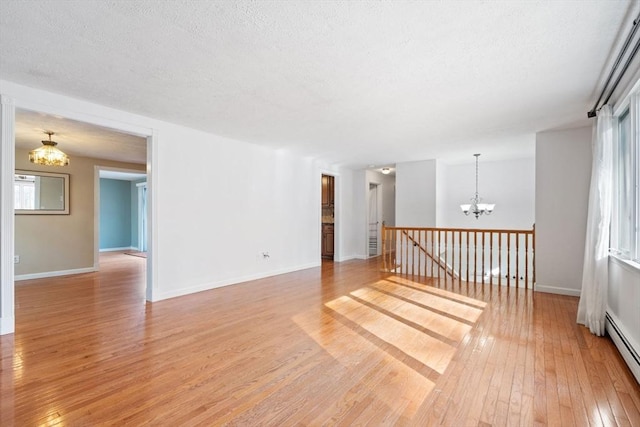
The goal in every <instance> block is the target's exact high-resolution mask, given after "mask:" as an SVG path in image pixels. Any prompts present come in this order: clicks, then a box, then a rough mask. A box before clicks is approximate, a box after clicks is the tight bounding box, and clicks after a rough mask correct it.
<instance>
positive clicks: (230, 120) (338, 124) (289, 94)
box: [0, 0, 636, 166]
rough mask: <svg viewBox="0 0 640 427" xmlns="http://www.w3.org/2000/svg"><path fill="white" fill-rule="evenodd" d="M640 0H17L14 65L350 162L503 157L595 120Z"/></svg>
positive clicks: (109, 101) (7, 21)
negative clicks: (591, 115) (610, 66)
mask: <svg viewBox="0 0 640 427" xmlns="http://www.w3.org/2000/svg"><path fill="white" fill-rule="evenodd" d="M635 6H636V5H634V4H632V3H631V2H628V1H561V0H560V1H526V2H525V1H439V2H435V1H422V2H414V1H358V2H356V1H353V2H348V1H186V0H181V1H156V0H150V1H147V0H142V1H85V0H80V1H47V0H40V1H37V2H31V1H23V0H2V3H1V5H0V52H1V54H0V75H1V76H2V78H4V79H7V80H10V81H14V82H16V83H21V84H25V85H29V86H33V87H36V88H42V89H46V90H50V91H52V92H58V93H62V94H65V95H70V96H74V97H77V98H81V99H86V100H89V101H94V102H96V103H99V104H103V105H107V106H112V107H115V108H119V109H122V110H126V111H130V112H134V113H139V114H143V115H147V116H151V117H155V118H158V119H162V120H166V121H169V122H174V123H179V124H183V125H187V126H190V127H193V128H197V129H202V130H205V131H209V132H212V133H215V134H219V135H224V136H228V137H231V138H235V139H238V140H243V141H249V142H253V143H257V144H263V145H269V146H272V147H276V148H289V149H293V150H295V151H298V152H299V153H301V154H304V155H310V156H316V157H319V158H322V159H325V160H327V161H330V162H335V163H341V164H346V165H352V166H356V165H363V164H389V163H394V162H399V161H407V160H419V159H427V158H434V157H436V158H442V159H445V160H446V159H456V158H460V157H461V156H463V157H464V158H468V159H470V160H469V161H472V160H473V158H472V154H473V153H475V152H482V153H483V155H484V156H485V159H486V160H491V159H492V158H497V157H504V156H522V155H532V154H533V133H534V132H536V131H541V130H546V129H550V128H555V127H560V126H565V127H566V126H571V125H573V124H577V123H583V124H584V123H586V120H585V119H584V117H585V113H586V111H587V110H589V109H590V108H591V107H592V104H593V102H594V100H595V98H596V96H597V95H596V91H597V90H598V89H599V87H598V86H599V82H600V81H601V80H602V75H603V74H604V72H605V71H603V70H604V67H605V64H607V62H608V61H610V56H611V49H612V47H613V46H614V45H615V43H616V40H617V39H619V38H620V37H621V34H626V32H627V31H628V24H629V22H630V21H629V12H630V9H631V8H632V7H635ZM623 27H625V28H624V29H621V28H623Z"/></svg>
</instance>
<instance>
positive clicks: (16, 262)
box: [13, 255, 20, 264]
mask: <svg viewBox="0 0 640 427" xmlns="http://www.w3.org/2000/svg"><path fill="white" fill-rule="evenodd" d="M13 263H14V264H20V255H15V256H14V257H13Z"/></svg>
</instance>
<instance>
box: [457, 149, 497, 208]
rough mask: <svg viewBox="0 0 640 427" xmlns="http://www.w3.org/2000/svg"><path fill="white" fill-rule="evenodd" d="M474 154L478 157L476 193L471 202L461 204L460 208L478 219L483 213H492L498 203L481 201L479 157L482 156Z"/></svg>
mask: <svg viewBox="0 0 640 427" xmlns="http://www.w3.org/2000/svg"><path fill="white" fill-rule="evenodd" d="M474 156H475V158H476V194H475V195H474V196H473V197H472V198H471V204H464V205H460V209H462V212H463V213H464V214H465V215H469V214H470V213H472V214H474V215H475V217H476V219H478V218H479V217H480V215H483V214H484V215H491V212H493V208H495V206H496V205H495V203H480V202H481V201H482V199H481V198H480V196H478V157H480V154H474Z"/></svg>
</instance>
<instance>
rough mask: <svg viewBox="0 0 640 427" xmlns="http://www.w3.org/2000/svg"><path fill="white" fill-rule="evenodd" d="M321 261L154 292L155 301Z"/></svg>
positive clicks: (292, 270)
mask: <svg viewBox="0 0 640 427" xmlns="http://www.w3.org/2000/svg"><path fill="white" fill-rule="evenodd" d="M320 265H321V262H320V261H318V262H312V263H309V264H303V265H298V266H295V267H287V268H281V269H278V270H271V271H266V272H263V273H257V274H250V275H247V276H241V277H235V278H232V279H226V280H220V281H217V282H210V283H203V284H201V285H197V286H190V287H188V288H182V289H175V290H171V291H168V292H161V291H159V292H154V298H153V302H156V301H162V300H165V299H169V298H175V297H181V296H184V295H189V294H194V293H196V292H202V291H209V290H211V289H215V288H221V287H223V286H229V285H236V284H238V283H244V282H249V281H251V280H258V279H264V278H266V277H272V276H278V275H280V274H286V273H292V272H294V271H300V270H306V269H308V268H315V267H320Z"/></svg>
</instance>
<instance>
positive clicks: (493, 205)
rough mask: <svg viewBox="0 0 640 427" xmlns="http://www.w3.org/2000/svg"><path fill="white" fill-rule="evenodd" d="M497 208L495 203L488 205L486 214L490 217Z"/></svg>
mask: <svg viewBox="0 0 640 427" xmlns="http://www.w3.org/2000/svg"><path fill="white" fill-rule="evenodd" d="M495 207H496V204H495V203H487V204H486V205H485V208H484V209H485V211H486V214H487V215H489V214H490V213H491V212H493V208H495Z"/></svg>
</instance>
